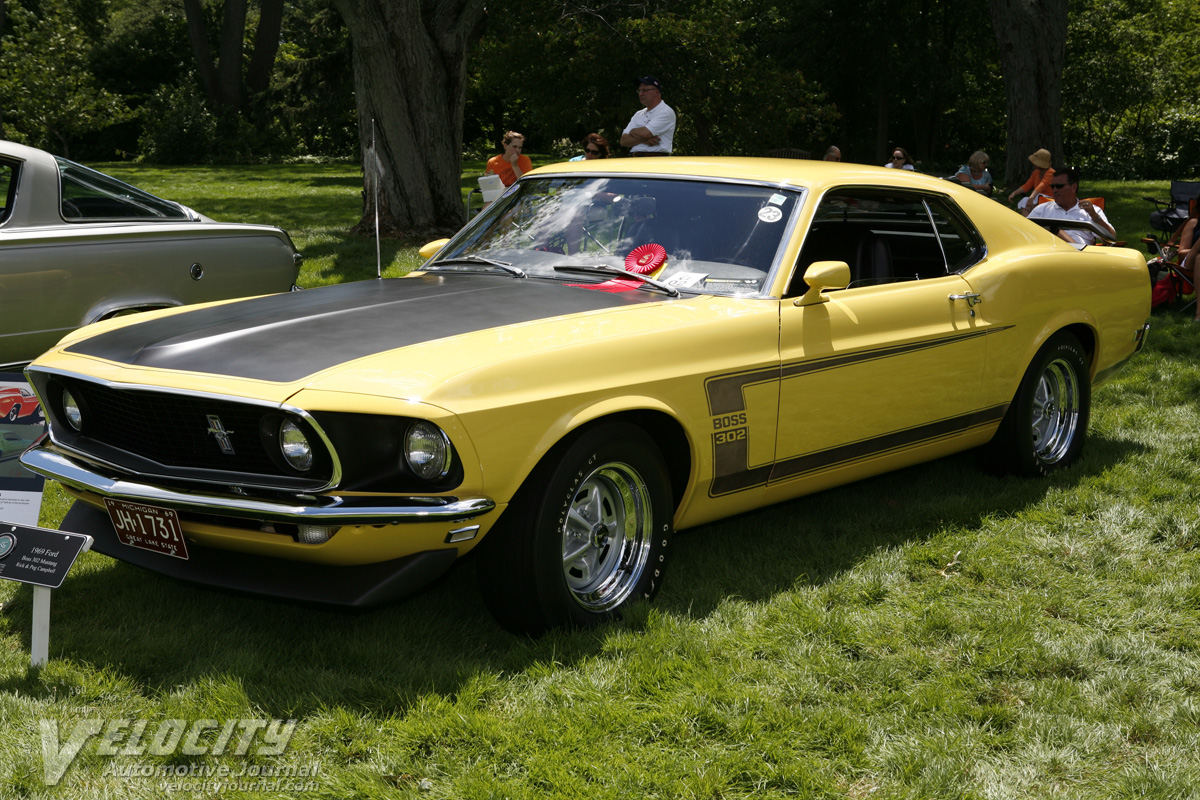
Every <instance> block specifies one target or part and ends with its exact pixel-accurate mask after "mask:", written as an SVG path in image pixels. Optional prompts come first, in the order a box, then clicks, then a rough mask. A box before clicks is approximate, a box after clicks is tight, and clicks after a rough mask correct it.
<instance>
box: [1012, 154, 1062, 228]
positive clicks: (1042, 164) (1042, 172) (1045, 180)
mask: <svg viewBox="0 0 1200 800" xmlns="http://www.w3.org/2000/svg"><path fill="white" fill-rule="evenodd" d="M1029 162H1030V163H1031V164H1033V172H1032V173H1030V175H1029V180H1027V181H1025V182H1024V183H1023V184H1021V185H1020V186H1018V187H1017V188H1016V189H1013V190H1012V192H1011V193H1010V194H1009V195H1008V202H1010V203H1011V202H1012V201H1013V198H1014V197H1016V196H1017V195H1019V194H1023V193H1025V192H1028V193H1029V196H1028V197H1022V198H1021V202H1019V203H1017V210H1018V211H1020V212H1021V213H1022V214H1024V215H1025V216H1029V211H1030V209H1032V208H1033V207H1034V206H1036V205H1037V202H1038V195H1042V194H1044V195H1046V196H1047V197H1049V196H1050V182H1051V181H1052V180H1054V170H1053V169H1051V168H1050V151H1049V150H1047V149H1046V148H1044V147H1043V148H1042V149H1041V150H1038V151H1037V152H1036V153H1034V154H1033V155H1031V156H1030V157H1029Z"/></svg>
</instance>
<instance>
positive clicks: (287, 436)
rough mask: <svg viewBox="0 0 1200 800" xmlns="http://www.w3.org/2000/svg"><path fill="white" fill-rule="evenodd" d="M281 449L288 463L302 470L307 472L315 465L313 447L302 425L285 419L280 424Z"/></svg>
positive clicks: (295, 468)
mask: <svg viewBox="0 0 1200 800" xmlns="http://www.w3.org/2000/svg"><path fill="white" fill-rule="evenodd" d="M279 449H280V450H281V451H282V452H283V458H284V460H285V461H287V463H288V465H289V466H290V467H291V468H292V469H294V470H298V471H300V472H307V471H308V470H310V469H311V468H312V465H313V449H312V445H311V444H309V442H308V437H307V436H305V435H304V431H302V430H300V426H299V425H297V424H296V423H294V422H292V421H291V420H290V419H285V420H284V421H283V424H281V425H280V426H279Z"/></svg>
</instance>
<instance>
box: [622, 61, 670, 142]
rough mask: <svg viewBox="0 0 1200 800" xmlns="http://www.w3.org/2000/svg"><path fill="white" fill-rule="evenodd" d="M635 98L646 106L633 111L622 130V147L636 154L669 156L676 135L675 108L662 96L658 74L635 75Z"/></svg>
mask: <svg viewBox="0 0 1200 800" xmlns="http://www.w3.org/2000/svg"><path fill="white" fill-rule="evenodd" d="M637 92H638V100H640V101H641V103H642V105H643V106H645V108H642V109H640V110H638V111H636V112H634V115H633V117H632V118H631V119H630V120H629V124H628V125H626V126H625V130H624V131H622V132H621V147H627V148H629V152H630V154H632V155H635V156H669V155H671V144H672V140H673V139H674V138H675V112H674V110H672V109H671V107H670V106H669V105H667V104H666V103H664V102H663V99H662V84H661V83H659V82H658V78H652V77H650V76H646V77H645V78H638V90H637Z"/></svg>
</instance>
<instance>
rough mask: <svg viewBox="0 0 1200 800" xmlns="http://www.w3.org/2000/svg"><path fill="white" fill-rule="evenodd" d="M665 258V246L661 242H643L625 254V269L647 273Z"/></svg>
mask: <svg viewBox="0 0 1200 800" xmlns="http://www.w3.org/2000/svg"><path fill="white" fill-rule="evenodd" d="M666 260H667V248H665V247H663V246H662V245H661V244H654V243H653V242H652V243H650V244H643V245H640V246H639V247H635V248H633V250H631V251H630V253H629V255H627V256H625V271H626V272H633V273H635V274H637V275H649V274H650V273H651V272H654V270H656V269H658V268H659V267H661V266H662V265H663V263H664V262H665V261H666Z"/></svg>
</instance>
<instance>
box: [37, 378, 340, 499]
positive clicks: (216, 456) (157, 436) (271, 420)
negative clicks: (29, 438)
mask: <svg viewBox="0 0 1200 800" xmlns="http://www.w3.org/2000/svg"><path fill="white" fill-rule="evenodd" d="M59 381H61V385H62V386H64V387H65V388H67V389H68V390H69V391H70V392H71V394H72V395H74V396H75V398H76V399H77V401H78V402H79V404H80V406H81V408H82V411H83V418H84V426H83V431H82V432H81V433H76V432H74V430H73V429H72V428H71V427H70V426H69V425H68V424H65V420H64V419H63V416H62V401H61V397H56V396H54V395H55V394H58V395H61V392H54V391H53V389H52V390H51V391H50V394H51V398H50V399H51V403H50V410H51V413H52V415H53V417H54V421H55V422H56V423H57V424H56V426H55V434H56V438H59V439H61V440H62V443H63V444H64V445H67V446H69V447H71V448H72V449H75V450H79V451H81V452H83V453H86V454H90V455H92V456H94V457H96V458H100V459H102V460H104V461H107V462H110V463H114V464H115V465H117V466H122V467H125V468H127V469H130V470H131V471H134V472H144V471H147V469H149V468H150V467H149V465H148V464H147V463H146V462H150V464H152V465H156V467H159V468H165V471H164V469H155V471H156V472H158V473H160V474H165V475H168V476H175V477H179V478H183V479H189V480H204V481H206V482H211V481H214V480H216V481H228V482H231V483H237V482H241V481H240V480H239V479H238V477H241V478H244V477H245V476H263V477H264V478H268V480H267V481H266V482H267V483H269V484H273V485H279V486H281V487H284V488H314V487H319V486H324V485H326V484H327V483H328V481H329V478H330V474H331V472H332V470H331V458H330V455H329V454H328V453H327V452H326V451H325V449H324V447H323V444H322V441H321V439H320V437H319V436H318V435H316V433H315V431H314V430H313V429H312V428H311V426H310V425H308V423H307V422H306V421H304V420H302V419H301V418H299V417H296V416H290V418H291V419H292V420H293V421H296V422H297V423H298V424H300V425H301V426H302V428H303V429H304V430H305V432H306V434H307V438H308V440H309V442H310V443H311V444H312V445H313V447H314V449H315V450H316V453H317V457H316V458H315V463H314V466H313V468H312V469H311V470H309V471H307V472H305V473H300V472H298V471H296V470H293V469H291V468H290V467H288V466H287V464H286V463H285V462H284V461H283V460H282V458H281V457H280V456H279V454H278V445H277V444H276V442H275V439H274V436H275V434H276V432H277V431H278V430H279V424H280V423H281V422H282V421H283V420H284V419H285V414H284V413H283V412H281V411H279V410H278V409H274V408H271V407H266V406H257V405H252V404H248V403H238V402H236V401H230V400H218V399H212V398H207V397H204V396H194V395H193V396H187V395H180V394H172V393H168V392H156V391H150V390H143V389H125V388H116V387H112V386H104V385H100V384H95V383H91V382H88V381H81V380H77V379H74V378H60V379H59ZM56 382H57V381H56ZM213 417H215V418H218V419H219V425H218V424H217V423H216V421H215V420H213V419H212V418H213ZM222 432H223V434H224V436H225V437H228V438H227V439H224V437H222V436H221V435H220V434H221V433H222ZM223 440H224V443H225V444H226V445H227V449H230V450H232V452H225V451H223V450H222V441H223ZM272 450H274V452H272ZM213 473H221V474H220V475H214V474H213Z"/></svg>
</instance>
